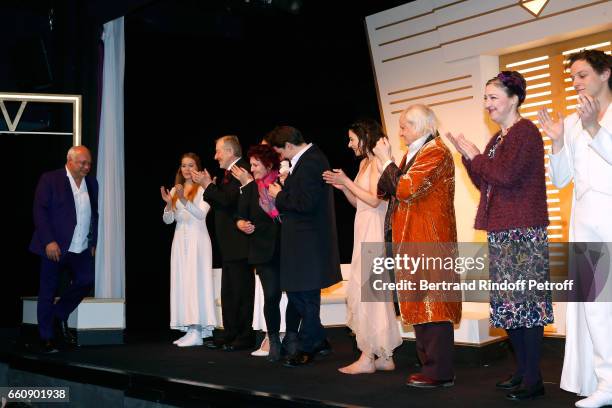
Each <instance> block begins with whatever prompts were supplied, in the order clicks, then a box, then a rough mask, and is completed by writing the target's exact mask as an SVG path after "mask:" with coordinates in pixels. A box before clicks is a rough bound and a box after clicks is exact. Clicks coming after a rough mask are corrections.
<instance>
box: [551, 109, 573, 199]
mask: <svg viewBox="0 0 612 408" xmlns="http://www.w3.org/2000/svg"><path fill="white" fill-rule="evenodd" d="M569 122H570V121H568V120H567V118H566V119H565V123H564V129H565V131H564V132H563V148H562V149H561V151H559V152H557V153H556V154H553V153H551V154H549V155H548V158H549V159H550V164H549V166H548V171H549V173H550V180H551V181H552V183H553V184H554V185H555V186H556V187H558V188H563V187H565V186H567V185H568V184H569V182H570V181H572V179H573V178H574V161H573V158H572V151H573V148H572V146H571V143H572V140H573V139H572V131H571V129H573V126H572V127H570V126H569Z"/></svg>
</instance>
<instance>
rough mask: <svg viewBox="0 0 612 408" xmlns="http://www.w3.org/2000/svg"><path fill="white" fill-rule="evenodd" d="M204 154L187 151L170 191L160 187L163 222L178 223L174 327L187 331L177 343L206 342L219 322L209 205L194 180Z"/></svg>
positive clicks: (173, 258) (172, 287) (174, 256)
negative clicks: (206, 338) (162, 202)
mask: <svg viewBox="0 0 612 408" xmlns="http://www.w3.org/2000/svg"><path fill="white" fill-rule="evenodd" d="M201 168H202V167H201V164H200V158H199V157H198V156H197V155H196V154H195V153H185V154H183V156H182V157H181V165H180V167H179V169H178V171H177V173H176V178H175V186H174V187H173V188H172V190H171V191H170V192H168V190H166V188H165V187H161V196H162V199H163V200H164V201H165V202H166V207H165V208H164V215H163V220H164V222H165V223H166V224H171V223H172V222H175V221H176V229H175V230H174V239H173V240H172V252H171V255H170V328H172V329H175V330H181V331H183V332H186V334H185V335H184V336H183V337H181V338H180V339H178V340H176V341H174V344H176V345H177V346H179V347H189V346H199V345H202V338H203V337H210V336H212V330H213V329H214V327H215V326H216V324H217V319H216V315H215V301H214V292H213V276H212V247H211V243H210V236H209V235H208V229H207V228H206V214H208V210H210V205H209V204H208V203H207V202H206V201H204V199H203V197H202V195H203V189H202V187H200V186H199V185H198V184H196V183H194V182H193V181H192V172H195V171H198V170H200V169H201Z"/></svg>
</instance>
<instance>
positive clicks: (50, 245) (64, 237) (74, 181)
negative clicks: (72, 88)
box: [30, 146, 98, 353]
mask: <svg viewBox="0 0 612 408" xmlns="http://www.w3.org/2000/svg"><path fill="white" fill-rule="evenodd" d="M90 170H91V154H90V153H89V150H88V149H87V148H86V147H85V146H74V147H72V148H70V150H68V156H67V161H66V166H65V167H63V168H61V169H58V170H54V171H50V172H47V173H44V174H43V175H42V176H41V178H40V181H39V182H38V186H37V187H36V193H35V196H34V211H33V213H34V214H33V215H34V227H35V230H34V235H33V236H32V242H31V243H30V251H31V252H33V253H35V254H37V255H39V256H40V258H41V268H40V288H39V292H38V310H37V314H38V330H39V333H40V337H41V340H42V351H43V352H47V353H52V352H55V351H57V348H56V346H57V345H76V339H75V338H74V336H72V334H71V333H70V331H69V330H68V324H67V320H68V316H69V315H70V313H72V311H73V310H74V309H76V308H77V306H78V305H79V303H81V301H82V300H83V298H84V297H85V296H86V295H87V294H88V293H89V291H90V290H91V288H92V286H93V283H94V278H95V276H94V255H95V250H96V242H97V237H98V182H97V181H96V179H95V178H94V177H93V176H89V175H88V174H89V171H90ZM66 267H67V268H69V269H70V270H71V271H72V281H71V284H70V286H69V287H68V289H67V290H66V291H65V292H64V293H63V294H62V296H61V298H60V300H59V301H58V302H57V303H55V304H54V303H53V301H54V298H55V292H56V290H57V286H58V280H59V279H58V278H59V272H60V270H61V269H62V268H66ZM58 337H59V338H58Z"/></svg>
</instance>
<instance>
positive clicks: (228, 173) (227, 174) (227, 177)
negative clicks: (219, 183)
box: [223, 170, 232, 184]
mask: <svg viewBox="0 0 612 408" xmlns="http://www.w3.org/2000/svg"><path fill="white" fill-rule="evenodd" d="M231 177H232V172H231V171H229V170H225V174H224V175H223V184H227V183H229V182H230V179H231Z"/></svg>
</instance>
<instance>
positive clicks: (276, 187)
mask: <svg viewBox="0 0 612 408" xmlns="http://www.w3.org/2000/svg"><path fill="white" fill-rule="evenodd" d="M282 190H283V188H282V187H281V185H280V184H278V183H273V184H270V185H269V186H268V192H269V193H270V195H271V196H272V197H274V198H276V196H277V195H278V193H280V192H281V191H282Z"/></svg>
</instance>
